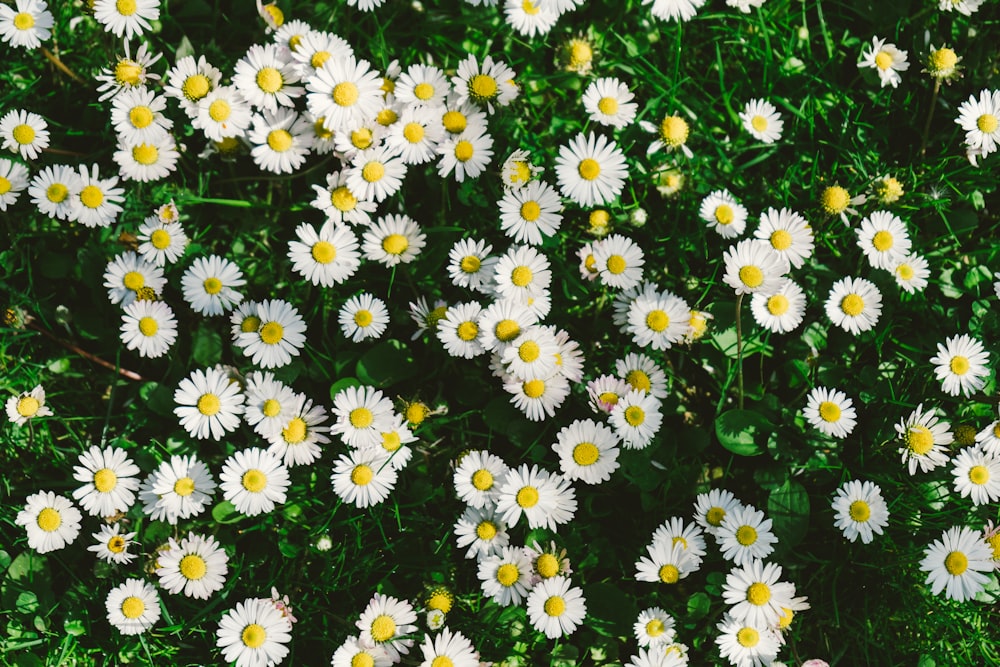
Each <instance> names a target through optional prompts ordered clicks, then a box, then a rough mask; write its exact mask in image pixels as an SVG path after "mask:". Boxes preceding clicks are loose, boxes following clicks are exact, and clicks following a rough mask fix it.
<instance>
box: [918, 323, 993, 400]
mask: <svg viewBox="0 0 1000 667" xmlns="http://www.w3.org/2000/svg"><path fill="white" fill-rule="evenodd" d="M931 363H932V364H934V366H935V368H934V374H935V375H936V376H937V379H938V380H940V381H941V389H942V390H943V391H944V393H946V394H949V395H950V396H958V394H959V393H961V394H962V395H963V396H966V397H968V396H971V395H972V394H974V393H975V392H977V391H979V390H980V389H982V388H983V387H984V386H986V379H985V378H987V377H989V374H990V369H989V363H990V353H989V352H987V351H986V348H984V347H983V344H982V343H981V342H980V341H978V340H976V339H975V338H972V337H971V336H969V335H967V334H962V335H961V336H952V337H951V338H948V339H946V340H945V344H944V345H942V344H941V343H938V346H937V354H936V355H935V356H933V357H931Z"/></svg>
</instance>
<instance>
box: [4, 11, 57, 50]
mask: <svg viewBox="0 0 1000 667" xmlns="http://www.w3.org/2000/svg"><path fill="white" fill-rule="evenodd" d="M53 23H54V20H53V18H52V12H50V11H49V8H48V5H47V4H46V3H45V2H44V0H15V2H14V6H13V7H11V6H10V5H0V39H3V41H4V42H6V43H7V44H10V45H11V46H14V47H20V48H22V49H37V48H38V47H39V46H41V45H42V42H44V41H45V40H47V39H48V38H49V37H51V36H52V31H51V28H52V24H53Z"/></svg>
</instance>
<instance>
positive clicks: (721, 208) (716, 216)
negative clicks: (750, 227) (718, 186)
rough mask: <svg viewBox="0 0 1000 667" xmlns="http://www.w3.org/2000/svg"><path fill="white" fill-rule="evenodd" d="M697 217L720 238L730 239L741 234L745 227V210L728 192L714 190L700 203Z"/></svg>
mask: <svg viewBox="0 0 1000 667" xmlns="http://www.w3.org/2000/svg"><path fill="white" fill-rule="evenodd" d="M698 215H699V216H700V217H701V219H702V220H704V221H705V222H706V223H707V224H708V226H709V227H710V228H711V229H713V230H715V231H716V232H717V233H718V234H719V235H720V236H722V238H726V239H731V238H736V237H737V236H739V235H741V234H742V233H743V230H744V229H746V225H747V209H746V207H745V206H743V205H742V204H740V203H739V202H738V201H736V198H735V197H733V195H731V194H730V193H729V191H728V190H715V191H713V192H711V193H709V195H708V196H707V197H705V198H704V199H703V200H702V201H701V207H700V208H699V209H698Z"/></svg>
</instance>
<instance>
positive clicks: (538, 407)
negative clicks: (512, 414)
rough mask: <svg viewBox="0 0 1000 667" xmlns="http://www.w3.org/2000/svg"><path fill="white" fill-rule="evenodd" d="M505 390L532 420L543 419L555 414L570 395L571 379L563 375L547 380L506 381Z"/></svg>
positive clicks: (515, 405)
mask: <svg viewBox="0 0 1000 667" xmlns="http://www.w3.org/2000/svg"><path fill="white" fill-rule="evenodd" d="M503 388H504V391H506V392H507V393H508V394H510V395H511V399H510V402H511V403H513V404H514V407H516V408H517V409H518V410H520V411H521V412H523V413H524V416H525V417H527V418H528V419H530V420H531V421H536V422H538V421H543V420H544V419H545V418H546V417H553V416H555V413H556V409H557V408H558V407H559V406H560V405H562V404H563V401H565V400H566V397H567V396H569V392H570V386H569V381H568V380H567V379H566V378H565V377H564V376H562V375H558V374H557V375H553V376H552V377H550V378H547V379H545V380H541V379H535V380H528V381H526V382H522V381H520V380H516V379H515V381H513V382H504V385H503Z"/></svg>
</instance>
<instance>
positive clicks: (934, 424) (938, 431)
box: [896, 403, 954, 475]
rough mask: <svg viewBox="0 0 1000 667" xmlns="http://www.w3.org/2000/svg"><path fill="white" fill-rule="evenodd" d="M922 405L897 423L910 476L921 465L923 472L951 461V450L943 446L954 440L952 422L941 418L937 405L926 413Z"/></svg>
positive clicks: (897, 431)
mask: <svg viewBox="0 0 1000 667" xmlns="http://www.w3.org/2000/svg"><path fill="white" fill-rule="evenodd" d="M923 408H924V406H923V403H921V404H920V405H918V406H917V409H916V410H914V411H913V412H912V413H911V414H910V416H909V417H907V418H906V419H902V420H900V422H899V423H898V424H896V433H897V434H898V435H899V437H900V440H901V446H900V448H899V453H900V456H901V457H902V462H903V463H906V464H907V468H908V470H909V472H910V474H911V475H915V474H916V472H917V467H918V466H919V467H920V470H921V471H922V472H927V471H929V470H933V469H934V468H936V467H938V466H939V465H943V464H944V463H945V462H946V461H947V460H948V450H947V448H945V447H944V445H950V444H951V443H952V442H953V441H954V436H953V435H952V434H951V424H949V423H948V422H945V421H940V420H939V419H938V418H937V416H936V415H935V414H934V412H935V411H934V408H930V409H928V410H927V411H926V412H925V411H924V409H923Z"/></svg>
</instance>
